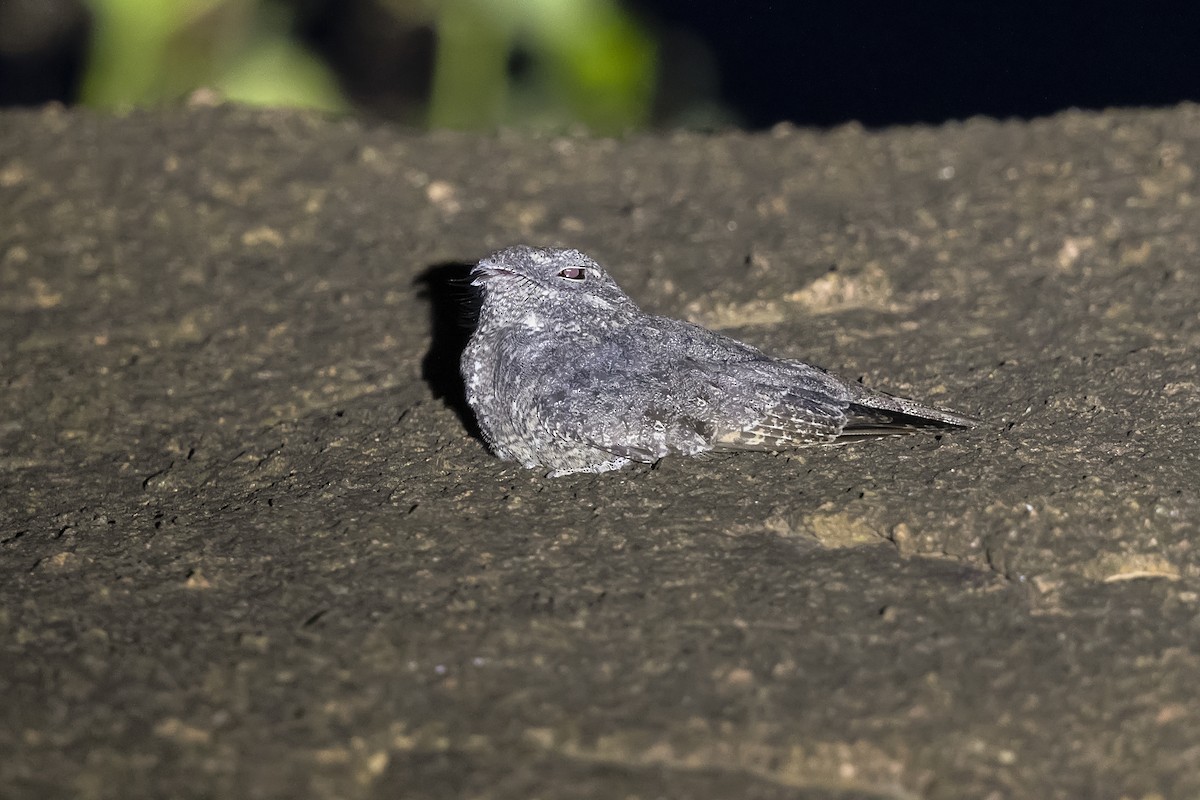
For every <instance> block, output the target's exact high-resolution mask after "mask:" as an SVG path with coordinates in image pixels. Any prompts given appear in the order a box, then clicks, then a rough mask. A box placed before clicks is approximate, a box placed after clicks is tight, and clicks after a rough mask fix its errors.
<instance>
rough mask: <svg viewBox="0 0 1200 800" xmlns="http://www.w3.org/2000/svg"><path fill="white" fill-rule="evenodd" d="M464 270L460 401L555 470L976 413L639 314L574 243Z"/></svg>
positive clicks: (773, 446)
mask: <svg viewBox="0 0 1200 800" xmlns="http://www.w3.org/2000/svg"><path fill="white" fill-rule="evenodd" d="M471 275H472V276H473V278H474V281H473V283H474V284H475V285H476V286H480V287H482V290H483V304H482V307H481V308H480V312H479V323H478V326H477V328H476V330H475V332H474V334H473V335H472V336H471V340H470V341H469V342H468V343H467V346H466V348H465V349H464V350H463V356H462V373H463V379H464V381H465V383H466V391H467V402H468V403H469V404H470V406H471V408H472V409H473V410H474V412H475V416H476V418H477V419H478V421H479V428H480V430H481V431H482V433H483V436H484V439H486V440H487V443H488V444H489V445H490V446H491V448H492V450H493V451H494V452H495V453H496V455H498V456H500V457H501V458H503V459H507V460H512V461H519V462H520V463H521V464H523V465H524V466H526V467H531V468H532V467H544V468H547V469H548V470H549V472H548V474H549V476H551V477H555V476H559V475H567V474H570V473H572V472H604V471H606V470H610V469H619V468H620V467H623V466H625V465H626V464H628V463H630V462H631V461H640V462H645V463H653V462H655V461H658V459H660V458H662V457H663V456H666V455H671V454H672V453H679V454H682V455H687V456H694V455H698V454H700V453H706V452H710V451H715V450H767V451H779V450H787V449H791V448H795V447H804V446H808V445H818V444H834V443H841V442H846V441H853V440H856V439H862V438H865V437H873V436H889V435H894V434H900V433H912V432H914V431H918V430H939V429H940V430H944V429H948V428H964V427H970V426H971V425H973V424H975V423H976V422H977V420H974V419H971V418H970V417H965V416H961V415H959V414H954V413H951V412H949V411H942V410H939V409H936V408H930V407H929V406H925V405H922V404H920V403H916V402H913V401H912V400H905V399H903V398H900V397H893V396H892V395H889V394H883V393H881V392H876V391H872V390H870V389H867V388H866V387H864V386H862V385H860V384H858V383H855V382H852V381H846V380H843V379H841V378H838V377H837V376H834V375H831V374H829V373H827V372H825V371H824V370H822V369H820V368H818V367H814V366H811V365H809V364H805V363H804V362H802V361H792V360H787V359H776V358H771V357H770V356H767V355H765V354H763V353H762V352H760V351H758V350H756V349H755V348H753V347H751V346H750V345H748V344H743V343H742V342H739V341H736V340H734V339H730V338H729V337H728V336H722V335H721V334H719V333H714V332H713V331H710V330H707V329H706V328H701V327H699V326H698V325H693V324H691V323H688V322H682V321H680V320H675V319H669V318H667V317H658V316H654V315H651V314H646V313H644V312H643V311H642V310H641V309H639V308H638V307H637V306H636V305H635V304H634V302H633V301H632V300H630V299H629V297H628V296H627V295H626V294H625V293H624V292H623V291H621V287H619V286H618V285H617V283H616V281H614V280H613V279H612V277H610V276H609V274H608V273H607V272H605V270H604V269H603V268H602V267H601V266H600V265H599V264H597V263H596V262H595V261H594V260H593V259H591V258H589V257H588V256H586V255H584V254H583V253H581V252H579V251H578V250H559V249H540V248H535V247H526V246H518V247H510V248H508V249H507V250H501V251H500V252H498V253H494V254H492V255H490V256H488V257H487V258H485V259H483V260H482V261H480V262H479V264H478V265H476V266H475V268H474V269H473V270H472V271H471Z"/></svg>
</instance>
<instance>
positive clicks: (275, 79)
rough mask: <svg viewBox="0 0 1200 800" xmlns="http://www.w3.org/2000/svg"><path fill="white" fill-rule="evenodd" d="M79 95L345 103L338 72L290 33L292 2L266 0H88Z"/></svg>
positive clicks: (323, 105)
mask: <svg viewBox="0 0 1200 800" xmlns="http://www.w3.org/2000/svg"><path fill="white" fill-rule="evenodd" d="M88 3H89V5H90V7H91V10H92V15H93V25H94V28H93V31H94V32H93V40H92V47H91V58H90V61H89V64H88V67H87V70H86V72H85V74H84V80H83V87H82V91H81V100H82V101H83V102H84V103H87V104H89V105H94V106H99V107H104V108H111V107H119V106H129V105H147V104H154V103H159V102H163V101H168V100H174V99H178V98H180V97H182V96H184V95H186V94H187V93H188V92H190V91H192V90H193V89H197V88H200V87H208V88H213V89H216V90H217V91H219V92H220V93H221V94H223V95H225V96H226V97H228V98H229V99H230V100H233V101H236V102H244V103H252V104H257V105H285V106H298V107H305V108H319V109H326V110H341V109H344V108H345V107H346V103H345V101H344V100H343V98H342V94H341V92H340V90H339V89H338V87H337V82H336V80H335V79H334V77H333V75H332V73H331V72H330V70H329V69H328V68H327V67H326V66H325V65H324V64H322V63H321V61H320V60H319V59H317V58H316V57H315V56H314V55H312V54H311V53H310V52H308V51H307V50H306V49H305V48H304V47H303V46H302V45H301V44H300V43H298V42H297V41H295V40H294V39H292V38H291V29H292V25H291V14H290V12H289V9H288V7H287V6H284V5H281V4H277V3H272V2H259V1H258V0H88Z"/></svg>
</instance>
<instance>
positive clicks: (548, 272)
mask: <svg viewBox="0 0 1200 800" xmlns="http://www.w3.org/2000/svg"><path fill="white" fill-rule="evenodd" d="M471 277H472V279H473V280H472V281H471V282H472V284H474V285H475V286H479V287H482V289H483V313H485V314H488V313H490V314H496V315H498V316H501V317H513V318H522V317H523V316H525V315H527V314H530V313H534V314H547V315H554V316H557V315H558V314H560V313H561V312H566V313H567V314H568V315H570V316H580V315H586V314H588V313H590V310H591V309H595V310H597V311H600V312H602V313H612V312H614V311H615V312H621V311H636V310H637V306H636V305H635V304H634V302H633V301H632V300H631V299H629V296H628V295H626V294H625V292H623V291H621V287H620V286H618V285H617V282H616V281H615V280H613V279H612V276H611V275H609V274H608V273H607V272H606V271H605V270H604V268H603V267H601V266H600V265H599V264H598V263H596V261H595V259H593V258H591V257H590V256H587V255H584V254H583V253H581V252H579V251H578V250H569V249H561V248H542V247H529V246H527V245H518V246H516V247H509V248H507V249H505V250H500V251H499V252H496V253H492V254H491V255H490V256H488V257H487V258H485V259H483V260H482V261H480V262H479V263H478V264H476V265H475V268H474V269H472V270H471Z"/></svg>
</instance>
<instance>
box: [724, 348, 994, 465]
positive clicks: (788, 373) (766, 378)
mask: <svg viewBox="0 0 1200 800" xmlns="http://www.w3.org/2000/svg"><path fill="white" fill-rule="evenodd" d="M748 366H749V368H750V369H751V370H752V371H754V372H757V373H758V374H757V375H752V376H751V377H750V379H749V380H748V381H746V382H747V383H753V382H754V378H755V377H757V380H758V384H757V385H758V386H759V387H761V388H760V391H761V395H762V396H764V397H766V398H769V399H768V400H767V402H766V403H765V404H763V405H761V406H760V409H761V415H760V416H756V417H755V418H754V419H753V420H752V421H751V422H750V423H749V424H748V425H745V426H742V427H740V428H738V427H733V428H730V429H728V430H724V431H722V432H720V433H719V434H718V436H717V437H716V439H715V441H714V444H715V446H716V447H719V448H723V449H732V450H784V449H789V448H793V447H804V446H808V445H818V444H841V443H845V442H850V441H854V440H857V439H864V438H873V437H879V436H897V435H904V434H910V433H917V432H920V431H929V430H938V429H950V428H965V427H971V426H973V425H975V424H977V423H978V420H976V419H974V418H972V417H967V416H964V415H962V414H956V413H953V412H950V411H944V410H942V409H938V408H933V407H932V406H927V405H923V404H921V403H917V402H916V401H913V400H908V399H906V398H902V397H896V396H894V395H890V394H887V393H885V392H878V391H874V390H872V389H868V388H867V387H865V386H863V385H861V384H859V383H852V382H849V381H845V380H843V379H841V378H839V377H837V376H835V375H831V374H829V373H827V372H825V371H824V370H822V369H819V368H817V367H813V366H810V365H808V364H805V363H803V362H799V361H784V362H779V361H776V362H772V364H771V367H770V368H758V366H757V365H753V364H752V365H748ZM734 371H735V372H736V371H737V368H736V367H735V369H734Z"/></svg>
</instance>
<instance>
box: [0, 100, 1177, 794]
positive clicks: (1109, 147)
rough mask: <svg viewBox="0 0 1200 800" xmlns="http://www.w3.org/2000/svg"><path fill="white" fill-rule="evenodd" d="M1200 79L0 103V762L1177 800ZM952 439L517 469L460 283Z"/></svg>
mask: <svg viewBox="0 0 1200 800" xmlns="http://www.w3.org/2000/svg"><path fill="white" fill-rule="evenodd" d="M1198 164H1200V109H1198V108H1196V107H1193V106H1184V107H1180V108H1176V109H1171V110H1164V111H1137V112H1132V111H1131V112H1124V111H1121V112H1110V113H1106V114H1081V113H1065V114H1062V115H1059V116H1057V117H1054V118H1052V119H1045V120H1037V121H1033V122H1028V123H1026V122H1003V123H1000V122H995V121H988V120H972V121H970V122H967V123H963V124H950V125H945V126H942V127H939V128H919V127H918V128H902V129H894V130H887V131H883V132H867V131H864V130H862V129H861V128H857V127H843V128H839V129H836V130H833V131H829V132H809V131H798V130H792V129H779V130H777V131H775V132H773V133H771V134H765V135H722V136H707V137H706V136H691V135H686V136H685V135H680V136H671V137H654V136H646V137H635V138H630V139H628V140H625V141H609V140H593V139H587V138H578V137H557V138H556V137H530V136H519V135H514V134H506V135H501V136H497V137H485V136H467V135H451V134H433V135H416V134H409V133H405V132H402V131H397V130H395V129H390V128H386V127H373V126H370V125H365V124H362V123H356V122H342V121H330V120H324V119H320V118H314V117H310V116H304V115H299V114H292V113H272V112H261V111H248V110H238V109H228V108H216V109H203V108H198V109H180V110H176V111H171V112H160V113H135V114H131V115H129V116H125V117H121V118H104V117H97V116H93V115H90V114H87V113H83V112H75V111H71V112H64V111H62V110H47V111H43V112H36V113H31V112H25V113H14V112H6V113H4V114H2V115H0V220H2V225H0V386H3V391H2V392H0V404H2V405H0V408H2V416H0V698H2V702H0V752H3V753H5V754H6V755H5V757H4V758H3V759H0V795H3V796H4V797H12V798H19V797H85V798H88V797H96V798H109V797H111V798H130V797H165V796H170V797H180V798H186V797H316V798H334V797H340V798H371V797H380V798H384V797H387V798H391V797H400V796H403V797H411V798H460V797H478V798H530V797H597V798H608V797H643V798H648V797H659V796H662V797H697V798H728V797H739V798H806V799H813V800H815V799H816V798H839V800H849V798H934V799H936V800H941V799H943V798H944V799H945V800H951V799H952V798H955V799H956V798H1008V797H1039V798H1079V797H1091V798H1156V797H1161V798H1175V797H1179V798H1184V797H1196V796H1200V706H1197V704H1196V702H1195V699H1196V686H1197V685H1198V684H1200V551H1198V549H1197V547H1196V546H1195V545H1194V544H1193V539H1194V538H1195V537H1196V534H1197V532H1198V528H1200V525H1198V520H1200V498H1198V497H1197V486H1198V484H1200V479H1198V478H1197V475H1198V474H1200V429H1198V428H1197V426H1196V424H1195V420H1196V419H1197V416H1198V414H1200V391H1198V390H1200V366H1198V364H1197V357H1196V354H1197V353H1198V352H1200V314H1198V313H1197V309H1198V308H1200V268H1198V265H1197V264H1196V259H1197V254H1198V253H1200V185H1198V183H1197V178H1196V174H1195V170H1196V169H1197V165H1198ZM515 242H528V243H536V244H562V245H570V246H576V247H579V248H581V249H583V250H585V251H588V252H591V253H593V254H594V255H596V256H597V257H598V258H600V260H601V261H602V262H603V263H605V264H606V266H608V267H609V268H610V270H611V271H612V272H613V273H614V274H615V275H616V276H617V278H618V280H619V281H620V282H621V283H622V285H623V286H625V287H626V289H627V290H629V292H630V294H631V295H633V296H634V297H635V299H637V300H639V301H640V302H641V303H642V304H643V305H644V306H645V307H646V308H648V309H650V310H653V311H656V312H660V313H669V314H672V315H675V316H680V317H686V318H689V319H692V320H695V321H698V322H702V323H705V324H708V325H710V326H714V327H720V328H722V329H724V330H728V331H729V332H731V333H732V334H734V335H736V336H738V337H739V338H742V339H744V340H746V341H749V342H751V343H753V344H755V345H757V346H760V347H763V348H765V349H768V350H770V351H771V352H774V353H778V354H781V355H790V356H797V357H803V358H805V359H807V360H810V361H813V362H815V363H819V364H823V365H824V366H827V367H829V368H831V369H834V370H836V371H838V372H840V373H842V374H845V375H849V376H852V377H858V376H862V378H863V380H864V381H865V382H867V383H868V384H870V385H872V386H875V387H878V388H882V389H888V390H891V391H894V392H896V393H899V394H903V395H906V396H912V397H916V398H918V399H921V400H925V401H929V402H931V403H934V404H939V405H945V406H949V407H952V408H955V409H958V410H961V411H964V412H966V413H970V414H975V415H977V416H981V417H984V418H985V419H987V420H988V424H987V425H985V426H984V427H982V428H980V429H978V430H975V431H970V432H965V433H957V434H954V435H948V436H945V437H942V438H941V439H934V438H912V439H897V440H886V441H881V442H874V443H866V444H863V445H860V446H857V447H847V448H836V449H830V450H814V451H806V452H802V453H799V454H796V455H792V456H771V455H765V454H762V455H760V454H740V455H737V456H733V457H722V458H716V459H711V460H687V459H674V460H672V459H667V460H664V461H662V462H660V464H659V465H658V466H657V467H656V468H653V469H650V468H639V469H630V470H625V471H622V472H618V473H607V474H602V475H583V476H572V477H568V478H561V479H557V480H551V479H546V478H543V477H541V476H540V475H538V474H537V473H534V472H528V471H525V470H522V469H520V468H518V467H516V466H514V465H512V464H508V463H504V462H501V461H499V460H496V459H494V458H492V457H491V456H490V455H488V454H487V452H486V451H485V450H484V448H483V446H482V445H481V443H480V442H479V440H478V439H477V438H475V437H474V436H473V435H472V427H471V424H470V419H469V417H466V416H464V414H463V412H462V409H461V401H460V396H459V393H460V392H461V388H460V387H458V386H457V385H456V383H455V380H454V373H455V364H454V360H455V358H456V353H455V349H456V348H457V347H460V346H461V342H462V339H463V336H464V330H465V329H464V327H463V325H464V324H469V322H468V323H464V322H463V320H462V319H460V318H461V317H463V316H466V315H465V314H463V313H461V308H462V305H463V303H461V302H460V300H461V298H460V297H459V296H458V292H461V286H459V285H458V284H456V283H455V282H454V278H455V277H456V276H457V275H458V274H460V273H461V267H460V266H457V265H461V264H463V263H467V262H470V261H474V260H475V259H477V258H479V257H480V256H482V255H484V254H486V253H487V252H489V251H491V250H494V249H496V248H498V247H501V246H504V245H507V244H512V243H515Z"/></svg>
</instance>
